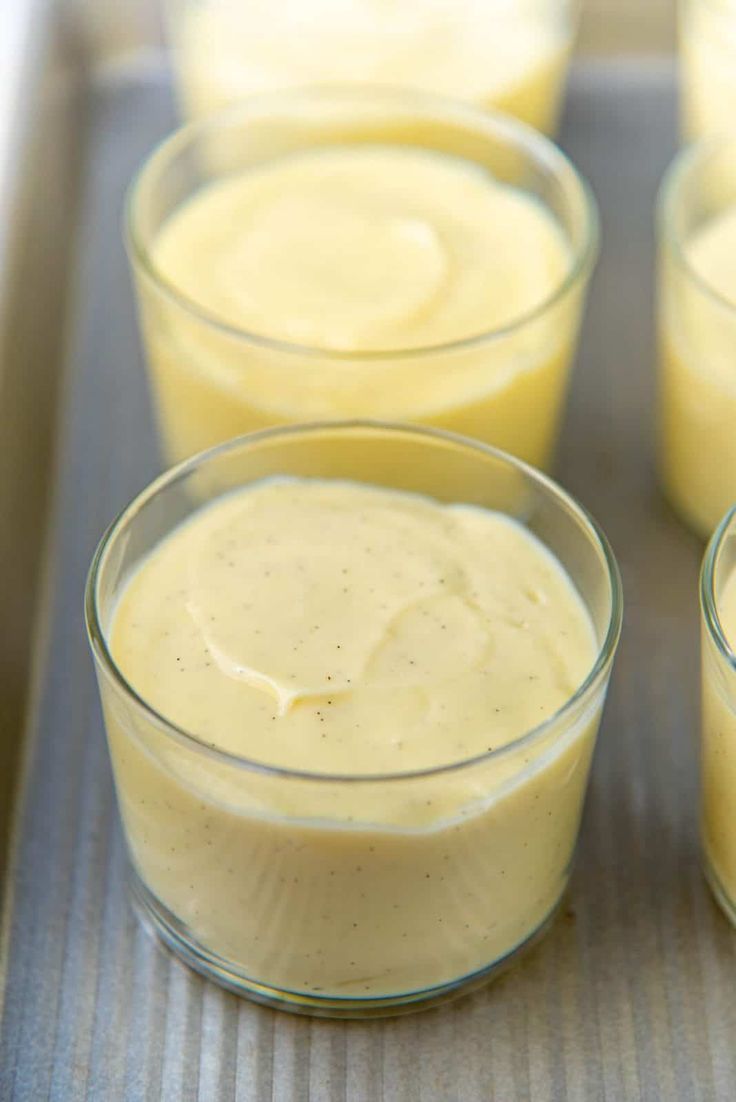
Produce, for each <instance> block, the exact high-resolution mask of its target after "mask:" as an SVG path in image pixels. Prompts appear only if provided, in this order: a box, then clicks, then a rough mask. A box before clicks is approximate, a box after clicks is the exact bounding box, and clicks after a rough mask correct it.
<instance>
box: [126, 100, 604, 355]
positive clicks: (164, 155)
mask: <svg viewBox="0 0 736 1102" xmlns="http://www.w3.org/2000/svg"><path fill="white" fill-rule="evenodd" d="M321 100H324V101H326V102H327V103H330V102H331V103H337V104H340V103H344V104H348V103H349V102H350V101H351V100H353V101H355V102H360V101H362V102H363V103H364V104H367V105H370V104H372V103H373V104H375V105H376V106H379V107H380V106H381V103H384V104H385V105H386V108H389V107H390V106H391V105H392V104H394V105H398V107H400V108H402V109H404V110H406V109H411V108H414V109H415V110H416V112H417V114H421V115H423V116H424V117H427V116H431V115H433V116H434V117H435V118H439V119H447V120H449V121H457V122H458V124H463V125H465V126H466V127H467V126H472V128H473V129H474V130H475V132H476V133H477V134H481V135H487V136H489V137H490V136H493V137H499V136H500V137H501V138H502V139H504V140H506V141H508V143H509V144H511V145H514V146H516V147H517V148H518V149H520V150H521V151H522V152H523V153H525V154H527V155H529V156H531V157H532V158H533V159H534V160H535V161H537V162H541V163H543V164H544V166H545V167H546V168H547V169H548V170H549V171H550V172H551V173H552V175H553V176H554V177H555V179H557V180H561V181H563V182H564V186H565V187H566V188H567V189H569V188H570V186H571V187H572V189H573V191H576V192H577V196H576V198H577V200H578V202H579V204H580V208H581V210H582V213H583V220H584V226H583V233H582V239H581V242H580V243H579V245H578V247H576V248H571V249H570V262H569V266H568V267H567V269H566V271H565V273H564V275H563V277H562V278H561V280H560V281H559V282H558V283H557V284H556V286H555V288H554V290H552V291H551V292H550V293H549V294H547V295H545V297H544V298H543V299H542V301H541V302H539V303H537V305H536V306H534V307H532V308H531V309H530V310H525V311H524V312H523V313H522V314H520V315H519V316H518V317H516V318H514V319H512V320H511V321H509V322H507V323H505V324H504V325H502V326H496V327H495V328H493V329H487V330H483V331H481V332H480V333H474V334H471V335H469V336H467V337H460V338H456V339H453V340H451V341H441V342H439V343H438V344H425V345H417V346H404V347H399V348H386V349H384V348H376V349H370V350H361V349H351V348H347V349H338V348H324V347H321V346H319V345H311V344H301V343H299V342H292V341H288V340H283V339H281V338H278V337H271V336H268V335H267V334H264V333H257V332H254V331H252V330H250V329H246V328H244V327H241V326H238V325H233V324H231V323H229V322H227V321H225V320H223V319H222V318H220V317H219V316H218V315H217V314H216V313H214V312H212V311H210V310H208V309H207V308H206V307H204V306H202V304H201V303H199V302H198V301H197V300H196V299H194V298H191V297H190V296H189V295H187V294H185V293H184V292H183V291H181V290H180V289H179V288H178V287H177V286H176V284H175V283H173V282H172V281H171V280H169V279H167V278H166V277H165V276H164V275H163V274H162V273H161V272H160V271H159V269H158V267H157V265H156V264H155V263H154V261H153V257H152V255H151V248H150V241H146V240H145V235H144V234H143V233H142V232H141V227H140V225H139V207H140V204H141V193H142V191H143V190H144V188H145V187H146V186H147V185H148V184H149V183H150V182H151V181H152V180H155V179H156V177H157V176H158V175H160V174H161V173H162V172H163V171H165V169H166V168H167V167H168V166H169V164H170V163H171V161H172V160H173V159H174V158H175V157H176V156H177V155H178V154H179V153H180V152H181V151H182V149H184V148H186V147H187V146H188V145H191V144H192V143H193V142H195V141H197V140H198V138H200V137H201V136H202V135H205V134H207V133H212V132H214V131H215V130H217V129H219V128H222V127H227V126H228V125H229V126H234V125H235V124H236V123H237V122H239V121H242V122H244V123H247V122H248V120H249V119H262V118H263V117H265V116H266V113H267V111H268V109H269V108H271V109H276V108H278V107H279V106H280V105H286V106H288V105H289V104H290V103H293V104H295V105H297V106H298V105H299V104H304V103H317V104H319V102H320V101H321ZM565 177H567V179H565ZM123 236H124V240H125V246H126V251H127V253H128V256H129V258H130V262H131V266H132V267H133V268H134V270H136V271H139V272H141V273H142V274H143V275H144V276H145V277H146V279H147V280H149V281H150V282H151V283H152V284H153V285H154V286H155V287H156V289H157V290H158V291H159V292H160V293H161V294H163V295H164V296H165V298H166V299H167V300H168V301H169V302H170V303H172V304H173V305H175V306H177V307H178V308H179V309H180V310H182V311H184V312H185V313H186V314H188V315H189V316H190V317H192V318H194V319H195V320H196V321H198V322H199V323H200V324H202V325H205V326H206V327H207V328H208V329H210V330H212V331H214V332H216V333H219V334H220V335H222V336H225V337H229V338H231V339H234V340H238V341H241V342H243V343H246V344H251V345H254V346H255V347H258V348H263V349H267V350H270V351H272V352H279V353H282V354H287V355H294V356H300V357H302V358H309V359H312V358H314V359H317V358H319V359H322V360H329V361H347V362H358V361H364V362H371V361H382V360H389V359H391V360H402V359H410V358H412V359H414V358H420V357H423V356H432V355H440V354H448V353H452V352H456V351H463V350H465V349H471V348H474V347H477V346H482V345H485V344H489V343H492V342H493V341H496V340H501V339H503V338H506V337H508V336H510V335H511V334H512V333H515V332H517V331H518V330H520V329H523V328H524V327H526V326H527V325H529V324H531V323H533V322H534V321H536V320H537V319H538V318H540V317H542V316H544V314H546V313H547V312H548V311H549V310H551V309H552V308H553V307H554V306H556V305H557V303H558V302H560V301H562V300H563V299H564V298H565V296H566V295H567V294H568V293H569V292H570V291H571V290H572V289H573V288H574V287H575V286H576V285H578V284H580V283H582V282H583V281H584V280H585V279H586V278H587V277H588V276H589V275H590V272H591V271H592V269H593V266H594V264H595V260H596V257H597V255H598V247H599V238H600V218H599V214H598V206H597V203H596V200H595V196H594V195H593V191H592V189H591V187H590V184H589V183H588V182H587V180H586V179H585V177H584V176H583V175H582V173H580V172H579V170H578V169H577V167H576V166H575V164H574V163H573V162H572V161H571V160H570V158H569V157H568V156H567V154H565V153H563V151H562V150H561V149H560V147H559V146H558V145H557V144H556V143H555V142H553V141H552V140H551V138H547V137H546V136H545V135H544V134H541V133H539V132H538V131H537V130H534V129H533V128H532V127H531V126H527V124H526V123H523V122H520V121H519V120H518V119H515V118H513V117H512V116H511V115H507V114H504V113H503V112H501V111H492V110H484V109H481V108H479V107H474V106H473V105H472V104H467V103H464V102H463V101H461V100H458V101H456V100H453V99H451V98H448V97H445V96H440V95H436V94H434V93H431V92H422V91H416V90H414V89H410V88H401V87H395V86H392V85H372V84H358V83H356V84H355V85H348V84H312V85H306V86H301V87H295V88H289V89H283V90H281V91H277V92H262V93H257V94H254V95H251V96H248V97H247V98H245V99H244V100H240V101H239V102H237V103H235V104H231V105H230V106H229V107H226V108H224V109H221V110H219V111H216V112H214V113H212V114H209V115H207V116H205V117H204V118H201V119H195V120H193V121H191V122H188V123H185V124H184V125H183V126H180V127H179V128H178V129H176V130H175V131H174V132H173V133H171V134H169V135H167V136H166V137H165V138H163V139H162V140H161V141H160V142H159V143H158V144H157V145H156V147H155V148H154V149H153V151H152V152H151V153H150V154H149V155H148V156H147V157H146V159H145V160H144V162H143V163H142V164H141V166H140V167H139V168H138V170H137V172H136V173H135V175H134V177H133V180H132V182H131V183H130V185H129V187H128V189H127V193H126V197H125V204H124V216H123Z"/></svg>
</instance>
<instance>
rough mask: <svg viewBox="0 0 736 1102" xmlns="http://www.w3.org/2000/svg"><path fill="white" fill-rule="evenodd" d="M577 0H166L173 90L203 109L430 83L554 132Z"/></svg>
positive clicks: (187, 104) (191, 111)
mask: <svg viewBox="0 0 736 1102" xmlns="http://www.w3.org/2000/svg"><path fill="white" fill-rule="evenodd" d="M578 9H579V4H578V2H577V0H281V2H280V3H279V4H274V3H272V2H271V0H249V2H248V3H247V4H244V3H242V2H240V0H168V3H167V4H166V12H167V17H168V19H167V24H168V30H169V40H170V44H171V47H172V54H173V66H174V74H175V76H176V80H177V85H178V91H179V98H180V101H181V104H182V107H183V109H184V112H185V114H186V115H187V116H189V117H200V116H202V115H206V114H209V113H210V112H211V111H215V110H218V109H219V108H221V107H225V106H228V105H229V104H231V103H235V102H237V101H238V100H241V99H244V98H245V97H246V96H249V95H251V94H253V93H254V92H255V93H257V92H267V91H274V90H279V89H282V88H288V87H293V86H294V85H305V84H347V83H354V82H360V83H367V84H375V85H388V86H391V87H404V88H407V89H412V90H416V91H425V92H439V93H440V94H442V95H446V96H450V97H453V98H457V99H462V100H466V101H468V102H470V103H472V104H474V105H475V106H477V107H483V108H492V109H495V110H500V111H505V112H508V113H509V114H511V115H514V116H516V117H517V118H519V119H522V120H523V121H524V122H526V123H528V124H529V125H530V126H534V127H536V128H537V129H538V130H543V131H545V132H547V133H551V132H553V131H554V130H555V128H556V126H557V123H558V120H559V115H560V109H561V105H562V99H563V93H564V87H565V80H566V77H567V70H568V66H569V62H570V56H571V53H572V47H573V43H574V38H575V32H576V30H577V22H578Z"/></svg>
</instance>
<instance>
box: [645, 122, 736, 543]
mask: <svg viewBox="0 0 736 1102" xmlns="http://www.w3.org/2000/svg"><path fill="white" fill-rule="evenodd" d="M658 236H659V287H658V291H659V311H658V312H659V418H658V419H659V468H660V474H661V479H662V482H663V486H664V490H665V493H666V494H667V496H668V498H669V500H670V502H671V503H672V505H673V506H674V507H675V509H676V510H677V512H678V513H679V514H680V516H681V517H682V518H683V519H684V520H685V521H686V523H688V524H689V525H690V527H692V528H693V529H695V531H697V532H698V533H699V534H700V535H702V536H704V537H708V536H709V535H710V534H711V533H712V531H713V529H714V528H715V527H716V525H717V524H718V522H719V520H720V519H721V517H722V516H723V514H724V513H725V512H726V510H727V509H728V508H730V506H731V505H732V504H733V502H734V501H736V431H734V426H736V138H735V137H733V136H731V137H728V136H726V137H717V138H710V139H707V140H704V141H703V142H700V143H696V144H695V145H693V146H691V147H689V148H688V149H686V150H684V151H683V152H681V153H680V154H679V156H678V157H677V158H676V159H675V161H674V162H673V164H672V166H671V167H670V169H669V171H668V173H667V175H666V176H665V180H664V183H663V185H662V189H661V193H660V199H659V219H658Z"/></svg>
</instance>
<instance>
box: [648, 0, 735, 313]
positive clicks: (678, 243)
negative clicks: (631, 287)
mask: <svg viewBox="0 0 736 1102" xmlns="http://www.w3.org/2000/svg"><path fill="white" fill-rule="evenodd" d="M716 2H720V0H716ZM734 11H735V12H736V7H735V8H734ZM729 146H733V149H734V153H735V154H736V133H732V132H727V133H719V134H715V135H708V136H706V137H705V138H701V139H700V141H695V142H692V143H691V144H690V145H686V146H684V147H683V148H682V149H681V150H680V151H679V152H678V153H676V154H675V157H674V158H673V160H672V161H671V163H670V165H669V167H668V168H667V170H666V171H665V174H664V176H663V177H662V182H661V184H660V187H659V192H658V195H657V225H658V231H659V238H660V241H661V242H662V243H664V244H665V245H667V246H668V247H669V248H670V249H671V251H672V254H673V256H674V259H675V261H676V262H677V263H678V264H679V266H680V268H681V269H682V270H683V272H684V273H685V274H686V275H687V277H688V278H689V279H690V280H691V281H692V282H693V284H694V285H695V286H696V288H697V289H698V290H699V291H700V293H701V294H703V295H704V296H705V297H706V298H708V299H710V301H711V302H713V303H715V304H716V305H717V306H719V307H720V308H721V309H723V310H727V311H729V312H730V313H736V299H731V298H728V297H727V295H725V294H724V293H723V292H722V291H720V290H719V289H718V287H716V286H714V284H712V283H711V282H710V281H709V280H707V279H706V278H705V277H704V276H703V275H701V273H700V272H699V271H698V269H697V268H696V267H695V265H694V264H693V263H692V262H691V260H690V258H689V256H688V255H687V249H686V247H685V242H684V241H683V239H682V237H681V235H680V234H679V233H677V232H676V230H675V227H674V222H675V205H676V203H677V200H678V197H679V193H680V191H681V190H682V188H683V187H684V186H685V185H686V183H687V180H688V177H689V175H690V173H692V172H696V171H697V170H698V168H700V167H701V166H702V165H703V164H705V163H706V162H707V160H708V158H710V157H713V156H715V155H716V154H718V153H720V152H721V151H723V150H724V149H728V147H729Z"/></svg>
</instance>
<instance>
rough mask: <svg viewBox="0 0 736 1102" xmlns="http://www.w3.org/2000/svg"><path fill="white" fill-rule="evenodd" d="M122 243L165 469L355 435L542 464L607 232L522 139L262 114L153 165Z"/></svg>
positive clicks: (316, 107) (573, 188)
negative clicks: (299, 434) (381, 427)
mask: <svg viewBox="0 0 736 1102" xmlns="http://www.w3.org/2000/svg"><path fill="white" fill-rule="evenodd" d="M127 238H128V245H129V252H130V256H131V261H132V265H133V270H134V274H135V281H136V285H137V290H138V301H139V306H140V318H141V323H142V332H143V341H144V346H145V351H146V354H147V360H148V365H149V369H150V379H151V387H152V393H153V398H154V405H155V408H156V412H157V416H158V423H159V427H160V433H161V440H162V446H163V453H164V458H165V460H166V461H167V462H177V461H179V460H182V459H184V458H186V457H187V456H190V455H192V454H193V453H195V452H198V451H200V450H202V449H204V448H206V447H211V446H213V445H216V444H218V443H220V442H222V441H224V440H226V439H229V438H231V437H233V436H235V435H238V434H241V433H244V432H250V431H254V430H257V429H261V428H267V427H270V426H274V425H278V424H284V423H298V422H300V421H305V420H326V419H329V420H340V419H344V418H350V417H359V418H377V419H381V418H389V419H399V420H402V421H409V422H414V423H421V424H425V425H429V426H436V427H440V428H446V429H449V430H452V431H457V432H460V433H463V434H465V435H470V436H474V437H476V438H478V439H480V440H483V441H485V442H488V443H491V444H493V445H495V446H498V447H501V448H503V449H504V450H506V451H510V452H512V453H513V454H515V455H517V456H519V457H520V458H522V459H524V460H526V461H527V462H530V463H532V464H533V465H535V466H539V467H547V466H548V465H549V464H550V462H551V459H552V455H553V451H554V445H555V441H556V438H557V434H558V429H559V425H560V420H561V415H562V411H563V408H564V402H565V396H566V391H567V385H568V381H569V376H570V370H571V365H572V362H573V357H574V353H575V349H576V343H577V337H578V330H579V323H580V319H581V314H582V310H583V304H584V299H585V293H586V289H587V285H588V281H589V276H590V273H591V269H592V266H593V263H594V259H595V255H596V249H597V216H596V211H595V204H594V202H593V199H592V197H591V196H590V193H589V191H588V189H587V187H586V185H585V183H584V182H583V180H582V179H581V177H580V176H579V174H578V173H577V171H576V170H575V168H574V167H573V165H572V164H571V163H570V162H569V161H568V160H567V158H566V157H565V156H564V155H563V154H562V153H561V151H560V150H559V149H557V148H556V147H555V146H554V145H553V144H552V143H551V142H549V141H548V140H547V139H546V138H543V137H542V136H541V135H539V134H537V133H534V132H533V131H531V130H528V129H527V128H526V127H524V126H522V125H521V124H519V123H517V122H515V121H513V120H511V119H508V118H505V117H502V116H493V115H489V114H486V113H483V112H481V111H478V110H474V109H473V108H471V107H467V106H463V105H460V104H456V103H452V102H447V101H445V100H442V99H435V98H433V97H431V96H425V95H421V94H413V93H408V92H407V93H404V92H395V91H380V90H377V89H373V90H369V89H354V90H342V91H337V90H326V89H313V90H301V91H298V92H293V93H283V94H274V95H271V96H265V97H256V98H255V99H252V100H249V101H248V102H246V103H244V104H241V105H239V106H237V107H234V108H232V109H230V110H229V111H226V112H225V113H223V114H220V115H218V116H216V117H212V118H208V119H206V120H204V121H201V122H196V123H193V124H190V125H189V126H188V127H185V128H184V129H182V130H180V131H178V132H177V133H175V134H174V135H173V136H171V137H170V138H168V139H167V140H166V141H165V142H164V143H163V144H162V145H161V146H160V147H159V148H158V149H157V150H156V151H155V152H154V154H153V155H152V157H151V158H150V160H149V161H148V162H147V164H146V165H145V166H144V167H143V169H142V171H141V173H140V174H139V176H138V178H137V181H136V182H135V184H134V186H133V188H132V191H131V194H130V198H129V205H128V219H127Z"/></svg>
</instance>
